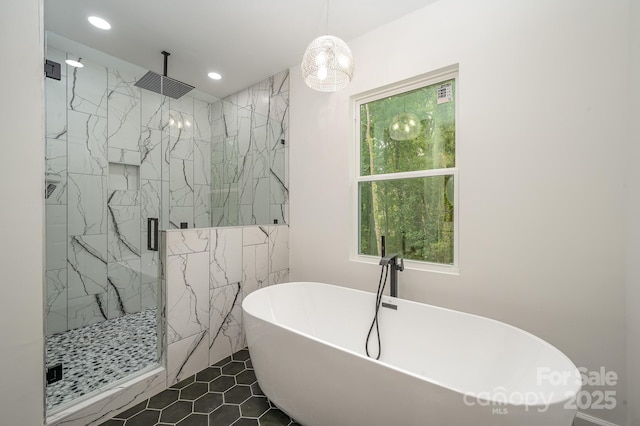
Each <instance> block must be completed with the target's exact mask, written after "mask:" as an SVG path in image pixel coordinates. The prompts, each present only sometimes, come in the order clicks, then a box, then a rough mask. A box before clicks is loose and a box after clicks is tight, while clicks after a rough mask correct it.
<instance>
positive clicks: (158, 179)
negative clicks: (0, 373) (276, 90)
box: [44, 33, 193, 411]
mask: <svg viewBox="0 0 640 426" xmlns="http://www.w3.org/2000/svg"><path fill="white" fill-rule="evenodd" d="M77 50H82V47H81V46H76V45H74V44H73V43H70V42H67V41H65V40H64V39H63V38H61V37H57V36H56V35H55V34H51V33H49V34H47V49H46V59H48V60H50V61H54V62H56V63H58V64H60V65H61V73H60V74H61V78H60V80H56V79H51V78H47V79H46V83H45V84H46V173H45V194H44V197H45V204H46V289H47V306H46V333H47V339H46V364H47V365H46V366H47V376H48V377H47V382H48V384H47V392H46V395H47V409H48V410H49V411H51V410H52V409H55V408H57V407H61V406H64V405H65V403H67V402H68V401H71V400H74V399H76V398H78V397H80V396H83V395H86V394H89V393H91V392H93V391H95V390H97V389H99V388H101V387H102V386H104V385H106V384H109V383H112V382H114V381H117V380H119V379H121V378H123V377H125V376H128V375H129V374H132V373H135V372H138V371H141V370H144V369H145V368H148V367H150V366H153V365H154V364H156V363H157V362H158V360H159V351H158V338H157V328H158V327H157V324H158V313H157V311H158V310H157V307H158V297H159V284H158V282H159V280H158V278H159V256H158V252H157V247H158V241H157V238H158V237H157V230H158V229H159V228H161V227H163V226H164V227H165V228H166V227H168V223H167V222H168V219H169V217H168V214H167V213H168V203H169V200H168V198H167V197H163V196H162V194H163V192H164V193H167V192H168V191H169V184H170V183H169V181H168V178H169V170H168V169H166V170H165V168H164V167H163V163H162V162H161V149H162V143H163V141H165V142H166V143H168V142H169V140H171V139H172V138H173V139H175V138H176V136H175V135H174V133H175V132H173V131H172V128H170V127H169V126H164V123H168V122H169V120H168V119H165V120H163V116H167V117H168V116H169V114H170V109H169V108H170V105H169V102H168V101H167V99H166V98H165V97H163V96H160V95H158V94H155V93H152V92H146V91H141V90H140V89H138V88H136V87H134V86H133V81H132V80H131V77H129V75H127V73H126V71H123V70H122V69H121V68H119V67H117V65H118V64H115V66H114V65H112V64H98V63H96V62H92V61H90V60H87V59H85V58H83V57H82V54H81V53H79V52H77ZM66 59H74V60H77V61H80V62H81V63H82V64H83V65H84V66H83V67H81V68H76V67H72V66H68V65H66V64H65V60H66ZM191 100H192V103H193V99H191ZM57 379H58V380H57Z"/></svg>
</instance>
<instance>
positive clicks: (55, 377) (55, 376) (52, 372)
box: [47, 364, 62, 385]
mask: <svg viewBox="0 0 640 426" xmlns="http://www.w3.org/2000/svg"><path fill="white" fill-rule="evenodd" d="M60 380H62V364H56V365H54V366H53V367H49V368H47V384H48V385H50V384H52V383H55V382H58V381H60Z"/></svg>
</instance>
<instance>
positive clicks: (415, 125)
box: [389, 112, 422, 141]
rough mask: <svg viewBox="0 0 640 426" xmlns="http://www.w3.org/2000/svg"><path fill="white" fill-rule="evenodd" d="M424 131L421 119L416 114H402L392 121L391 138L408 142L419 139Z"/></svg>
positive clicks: (390, 126) (390, 127)
mask: <svg viewBox="0 0 640 426" xmlns="http://www.w3.org/2000/svg"><path fill="white" fill-rule="evenodd" d="M421 131H422V124H420V119H418V117H417V116H416V115H415V114H411V113H409V112H402V113H400V114H398V115H396V116H395V117H393V120H392V121H391V124H390V125H389V137H390V138H391V139H393V140H396V141H407V140H410V139H414V138H416V137H418V135H419V134H420V132H421Z"/></svg>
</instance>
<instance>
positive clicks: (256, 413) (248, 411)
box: [240, 396, 271, 417]
mask: <svg viewBox="0 0 640 426" xmlns="http://www.w3.org/2000/svg"><path fill="white" fill-rule="evenodd" d="M269 409H271V406H270V405H269V401H268V400H267V398H265V397H263V396H252V397H251V398H249V399H247V400H246V401H245V402H243V403H242V404H241V405H240V413H241V414H242V416H243V417H260V416H261V415H263V414H264V413H265V412H266V411H267V410H269Z"/></svg>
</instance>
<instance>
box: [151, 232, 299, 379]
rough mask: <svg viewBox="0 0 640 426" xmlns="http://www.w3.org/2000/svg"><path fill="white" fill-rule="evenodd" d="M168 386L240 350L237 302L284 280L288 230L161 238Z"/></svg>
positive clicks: (241, 339)
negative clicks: (164, 287) (162, 240)
mask: <svg viewBox="0 0 640 426" xmlns="http://www.w3.org/2000/svg"><path fill="white" fill-rule="evenodd" d="M163 244H164V247H163V250H164V251H163V253H164V255H163V257H164V264H165V265H166V266H165V271H164V279H165V286H166V310H167V336H166V339H167V374H168V378H167V385H168V386H170V385H172V384H174V383H176V382H178V381H180V380H182V379H184V378H186V377H188V376H190V375H192V374H194V373H195V372H197V371H199V370H201V369H203V368H205V367H206V366H208V365H210V364H213V363H215V362H217V361H219V360H221V359H223V358H225V357H227V356H229V355H231V354H232V353H234V352H236V351H238V350H239V349H241V348H243V347H244V346H245V344H246V343H245V336H244V331H243V328H242V310H241V304H242V300H243V299H244V298H245V297H246V296H247V295H248V294H250V293H251V292H253V291H255V290H257V289H259V288H261V287H264V286H267V285H272V284H278V283H282V282H286V281H288V278H289V227H288V225H269V226H246V227H225V228H208V229H193V230H169V231H165V232H164V243H163Z"/></svg>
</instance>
